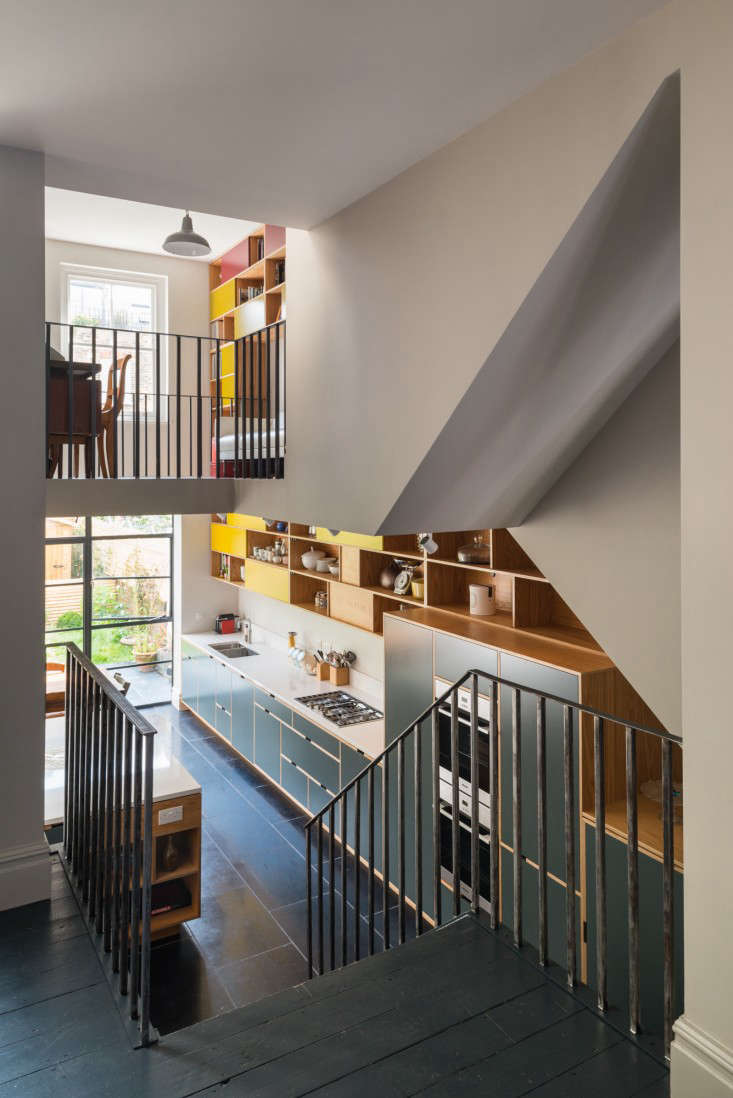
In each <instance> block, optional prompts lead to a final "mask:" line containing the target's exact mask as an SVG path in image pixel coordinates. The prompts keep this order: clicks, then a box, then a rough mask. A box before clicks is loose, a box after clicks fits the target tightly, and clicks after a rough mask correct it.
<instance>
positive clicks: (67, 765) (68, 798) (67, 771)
mask: <svg viewBox="0 0 733 1098" xmlns="http://www.w3.org/2000/svg"><path fill="white" fill-rule="evenodd" d="M71 667H72V663H71V652H70V651H69V649H68V648H67V649H66V674H65V676H64V858H65V859H66V861H67V862H69V861H70V860H71V847H72V843H71V827H72V819H71V814H72V807H71V805H72V784H71V752H72V747H71V705H72V701H71V699H72V686H71Z"/></svg>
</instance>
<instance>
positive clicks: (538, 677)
mask: <svg viewBox="0 0 733 1098" xmlns="http://www.w3.org/2000/svg"><path fill="white" fill-rule="evenodd" d="M500 667H501V677H502V678H503V679H510V680H511V681H512V682H517V683H519V684H520V685H523V686H529V687H534V688H535V689H537V690H543V691H544V692H545V693H548V694H555V695H556V696H557V697H560V698H567V699H568V701H577V700H578V691H579V684H578V677H577V675H572V674H569V673H568V672H567V671H559V670H557V669H556V668H553V667H545V666H544V665H543V664H540V663H535V662H534V661H533V660H526V659H522V658H521V657H519V656H510V655H506V654H504V653H502V655H501V662H500ZM512 693H513V691H512V690H511V689H509V688H507V687H504V686H502V688H501V690H500V713H499V720H500V741H499V742H500V768H501V788H502V791H503V796H502V798H501V838H502V841H503V842H505V843H506V844H507V845H508V846H512V845H513V838H512V836H513V829H512ZM520 710H521V743H522V751H521V769H522V854H523V855H524V857H526V858H529V859H530V860H531V861H533V862H535V863H536V862H537V702H536V699H535V697H534V695H532V694H525V693H524V692H523V693H522V695H521V706H520ZM545 728H546V733H545V744H546V747H545V756H546V761H547V794H546V796H547V868H548V870H549V872H550V873H552V874H554V875H555V876H556V877H558V878H559V879H560V880H561V881H564V880H565V830H564V810H565V809H564V806H565V787H564V780H563V707H562V705H560V704H559V703H557V702H548V703H547V707H546V715H545ZM574 729H575V735H574V740H573V755H574V759H573V762H574V776H575V783H574V784H575V809H576V811H575V818H576V821H577V818H578V810H579V805H578V743H579V731H578V721H577V719H576V720H575V724H574ZM579 845H580V844H579V831H578V828H577V824H576V842H575V850H576V885H577V883H578V882H579V880H580V877H579V867H580V862H579Z"/></svg>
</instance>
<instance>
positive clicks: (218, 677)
mask: <svg viewBox="0 0 733 1098" xmlns="http://www.w3.org/2000/svg"><path fill="white" fill-rule="evenodd" d="M232 674H233V672H232V671H230V669H229V668H228V667H225V666H224V664H222V663H219V662H218V661H217V660H215V661H214V728H215V729H216V731H217V732H218V733H219V734H220V735H221V736H223V737H224V738H225V739H226V740H229V741H230V742H231V738H232Z"/></svg>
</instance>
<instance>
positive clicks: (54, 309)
mask: <svg viewBox="0 0 733 1098" xmlns="http://www.w3.org/2000/svg"><path fill="white" fill-rule="evenodd" d="M62 263H71V264H78V265H80V266H90V267H101V268H106V269H109V270H118V271H130V272H133V273H135V274H150V275H155V276H157V277H161V276H163V277H165V278H166V279H167V298H168V311H167V316H159V317H158V327H159V330H160V331H163V332H171V333H174V334H179V335H192V336H207V335H208V332H209V310H208V299H209V274H208V266H207V264H206V263H200V262H199V263H195V262H193V261H191V260H186V259H176V258H175V257H173V256H170V257H168V256H159V255H150V254H148V253H145V252H132V251H125V250H123V249H114V248H99V247H96V246H94V245H90V244H75V243H70V242H67V241H61V240H46V319H47V320H51V321H60V320H61V264H62ZM59 334H60V330H58V329H55V328H52V336H51V340H52V343H54V342H55V341H56V338H57V337H58V335H59ZM162 346H163V353H164V354H165V353H166V348H167V355H168V380H167V385H166V384H165V383H163V385H162V389H163V390H165V392H167V393H175V392H176V372H175V359H174V355H175V343H174V341H173V340H167V341H163V345H162ZM203 360H204V377H206V376H208V374H207V372H206V371H207V367H208V349H207V347H206V346H204V349H203ZM181 362H182V368H181V393H182V394H183V395H184V399H183V401H182V404H181V437H182V450H181V474H182V475H183V476H186V477H187V476H189V475H190V473H191V457H193V463H194V471H195V468H196V460H197V458H196V450H195V447H194V450H193V455H192V454H191V447H190V446H189V439H190V438H191V433H190V432H191V428H193V430H194V432H195V430H196V426H197V421H196V413H195V407H196V406H195V404H193V403H191V402H189V401H188V400H186V399H185V397H186V396H189V395H194V394H196V392H197V387H196V365H197V359H196V344H195V343H194V342H193V341H189V340H182V341H181ZM128 369H129V370H131V369H132V363H131V364H130V366H129V367H128ZM129 376H130V375H128V387H129V384H130V381H129ZM101 380H102V387H103V390H104V388H105V386H106V384H107V378H106V375H105V376H103V377H102V379H101ZM202 391H203V392H204V393H206V392H207V387H206V385H205V384H204V385H203V389H202ZM176 411H177V408H176V404H175V402H174V401H171V402H168V407H167V412H168V415H167V419H166V402H165V401H164V402H163V405H162V414H163V418H164V423H163V434H162V436H161V439H162V442H161V473H162V475H163V476H166V475H167V473H168V470H169V467H170V469H171V471H172V473H173V475H176V449H175V426H176ZM148 412H149V427H148V431H147V462H148V465H147V475H150V476H154V475H155V426H154V420H155V405H154V402H153V400H152V398H151V399H150V400H149V401H148ZM124 415H125V416H127V417H129V412H128V410H127V409H125V411H124ZM120 423H121V424H123V426H124V435H125V472H126V474H127V475H128V476H129V475H130V470H131V468H132V456H131V455H132V425H131V423H130V422H129V418H128V421H127V422H123V420H122V419H121V420H120ZM168 424H170V431H171V444H170V448H169V445H168V433H167V427H168ZM202 434H203V447H202V449H203V463H204V467H205V469H208V465H209V462H210V459H211V451H210V441H209V440H210V418H209V410H208V406H207V405H204V414H203V416H202ZM193 437H194V439H195V434H194V436H193ZM169 453H170V466H169ZM121 461H122V454H121V443H120V442H119V441H118V467H119V465H120V463H121ZM144 461H145V447H144V445H143V446H141V463H142V462H144ZM144 472H145V470H144V469H143V473H144Z"/></svg>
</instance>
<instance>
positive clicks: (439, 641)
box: [435, 633, 497, 695]
mask: <svg viewBox="0 0 733 1098" xmlns="http://www.w3.org/2000/svg"><path fill="white" fill-rule="evenodd" d="M474 669H476V670H477V671H488V672H489V674H490V675H495V674H496V671H497V653H496V649H494V648H487V647H486V645H485V644H475V643H474V642H473V641H467V640H464V639H463V637H451V636H449V635H448V634H447V633H436V634H435V674H436V675H438V676H439V677H440V678H441V679H447V680H448V682H455V681H456V680H457V679H461V678H463V676H464V675H465V674H466V671H472V670H474ZM479 691H480V693H482V694H486V695H488V692H489V682H488V680H486V679H479Z"/></svg>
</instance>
